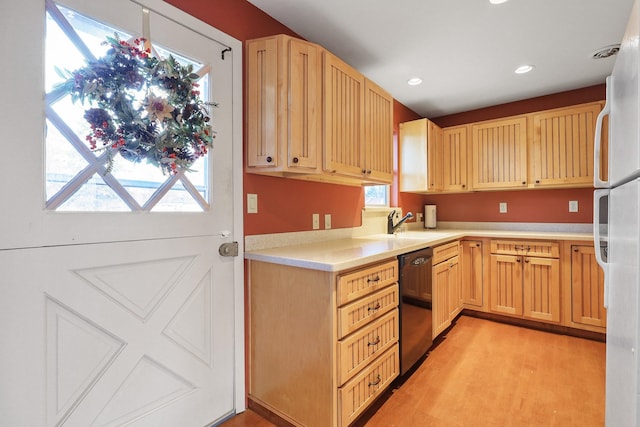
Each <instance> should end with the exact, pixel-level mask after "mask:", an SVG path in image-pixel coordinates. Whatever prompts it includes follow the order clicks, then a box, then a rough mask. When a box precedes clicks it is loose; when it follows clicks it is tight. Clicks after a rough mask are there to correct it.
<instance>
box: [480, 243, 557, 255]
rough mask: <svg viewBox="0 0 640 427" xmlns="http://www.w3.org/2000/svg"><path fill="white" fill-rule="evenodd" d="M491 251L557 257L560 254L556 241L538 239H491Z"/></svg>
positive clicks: (502, 253)
mask: <svg viewBox="0 0 640 427" xmlns="http://www.w3.org/2000/svg"><path fill="white" fill-rule="evenodd" d="M491 253H492V254H501V255H526V256H536V257H541V258H558V257H559V256H560V249H559V245H558V243H556V242H544V241H539V240H531V241H529V240H492V241H491Z"/></svg>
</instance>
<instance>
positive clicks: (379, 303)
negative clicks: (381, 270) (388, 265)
mask: <svg viewBox="0 0 640 427" xmlns="http://www.w3.org/2000/svg"><path fill="white" fill-rule="evenodd" d="M398 295H399V290H398V285H396V284H393V285H391V286H387V287H386V288H384V289H380V290H379V291H377V292H375V293H373V294H371V295H369V296H367V297H364V298H361V299H359V300H356V301H354V302H352V303H350V304H347V305H345V306H343V307H341V308H339V309H338V339H340V338H342V337H345V336H347V335H349V334H350V333H351V332H353V331H355V330H356V329H358V328H361V327H363V326H364V325H366V324H367V323H369V322H371V321H373V320H375V319H378V318H379V317H380V316H382V315H383V314H386V313H388V312H389V311H391V310H393V309H394V308H396V307H397V306H398Z"/></svg>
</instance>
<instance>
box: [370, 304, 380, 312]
mask: <svg viewBox="0 0 640 427" xmlns="http://www.w3.org/2000/svg"><path fill="white" fill-rule="evenodd" d="M378 310H380V303H378V304H376V306H375V307H369V308H367V311H378Z"/></svg>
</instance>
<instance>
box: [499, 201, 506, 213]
mask: <svg viewBox="0 0 640 427" xmlns="http://www.w3.org/2000/svg"><path fill="white" fill-rule="evenodd" d="M500 213H507V204H506V203H505V202H500Z"/></svg>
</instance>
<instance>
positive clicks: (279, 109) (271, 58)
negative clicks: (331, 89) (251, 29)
mask: <svg viewBox="0 0 640 427" xmlns="http://www.w3.org/2000/svg"><path fill="white" fill-rule="evenodd" d="M246 55H247V56H246V61H247V76H246V77H247V84H246V90H247V150H246V152H247V159H246V166H247V171H248V172H263V173H264V172H266V173H274V172H275V173H280V174H282V173H283V172H289V173H313V172H317V171H318V170H319V168H320V147H321V143H322V110H321V109H322V67H321V66H322V63H321V61H322V58H321V48H320V47H319V46H317V45H315V44H313V43H308V42H305V41H302V40H298V39H295V38H292V37H288V36H284V35H278V36H273V37H267V38H262V39H256V40H250V41H248V42H247V47H246Z"/></svg>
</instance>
